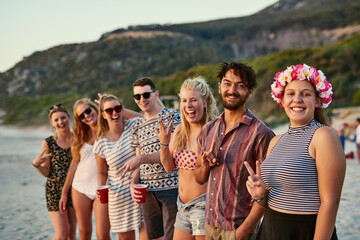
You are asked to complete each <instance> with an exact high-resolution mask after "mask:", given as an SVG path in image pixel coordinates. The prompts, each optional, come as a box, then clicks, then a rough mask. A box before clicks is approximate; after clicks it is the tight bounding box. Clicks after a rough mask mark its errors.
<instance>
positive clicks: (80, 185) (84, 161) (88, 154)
mask: <svg viewBox="0 0 360 240" xmlns="http://www.w3.org/2000/svg"><path fill="white" fill-rule="evenodd" d="M93 148H94V146H93V145H90V144H87V143H85V144H84V145H83V146H82V148H81V149H80V162H79V164H78V166H77V169H76V172H75V175H74V179H73V183H72V187H73V188H75V189H76V190H77V191H78V192H81V193H84V194H86V195H88V196H89V197H90V196H93V197H95V196H96V189H97V186H98V185H97V165H96V160H95V154H94V153H93Z"/></svg>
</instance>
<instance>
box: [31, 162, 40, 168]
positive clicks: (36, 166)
mask: <svg viewBox="0 0 360 240" xmlns="http://www.w3.org/2000/svg"><path fill="white" fill-rule="evenodd" d="M32 165H33V166H34V168H38V167H40V165H38V166H36V165H35V164H34V163H32Z"/></svg>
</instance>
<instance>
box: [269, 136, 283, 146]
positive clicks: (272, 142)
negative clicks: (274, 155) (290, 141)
mask: <svg viewBox="0 0 360 240" xmlns="http://www.w3.org/2000/svg"><path fill="white" fill-rule="evenodd" d="M281 136H282V134H280V135H277V136H275V137H273V138H272V139H271V141H270V143H269V148H272V147H274V145H275V144H276V143H277V141H279V139H280V137H281Z"/></svg>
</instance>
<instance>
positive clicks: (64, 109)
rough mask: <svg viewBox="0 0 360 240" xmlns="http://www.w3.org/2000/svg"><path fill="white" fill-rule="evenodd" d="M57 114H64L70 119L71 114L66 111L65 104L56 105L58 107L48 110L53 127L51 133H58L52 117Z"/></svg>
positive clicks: (54, 106)
mask: <svg viewBox="0 0 360 240" xmlns="http://www.w3.org/2000/svg"><path fill="white" fill-rule="evenodd" d="M56 112H63V113H65V114H66V115H67V116H68V118H69V119H70V114H69V112H68V110H67V109H66V107H65V105H63V104H56V105H53V106H51V107H50V108H49V109H48V116H49V119H50V125H51V131H52V132H53V133H55V132H56V128H55V127H54V126H53V125H52V124H51V117H52V115H53V114H54V113H56Z"/></svg>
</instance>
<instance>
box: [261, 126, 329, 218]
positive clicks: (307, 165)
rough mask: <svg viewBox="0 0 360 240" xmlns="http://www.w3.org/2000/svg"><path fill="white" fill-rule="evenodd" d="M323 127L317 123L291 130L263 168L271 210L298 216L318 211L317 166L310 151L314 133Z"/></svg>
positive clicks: (263, 164) (278, 143)
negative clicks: (297, 213) (290, 212)
mask: <svg viewBox="0 0 360 240" xmlns="http://www.w3.org/2000/svg"><path fill="white" fill-rule="evenodd" d="M321 126H323V125H322V124H320V123H319V122H317V121H315V120H312V121H311V122H309V123H308V124H306V125H303V126H299V127H291V126H290V127H289V130H288V131H287V132H286V133H284V134H283V135H282V136H281V137H280V138H279V140H278V142H277V143H276V144H275V146H274V147H273V149H272V150H271V153H270V154H269V156H268V157H267V158H266V159H265V160H264V162H263V163H262V164H261V177H262V179H263V180H264V182H265V185H266V187H267V188H268V189H269V196H268V205H269V206H270V207H274V208H277V209H282V210H287V211H296V212H318V211H319V207H320V196H319V188H318V175H317V170H316V162H315V159H313V158H312V157H311V156H310V155H309V150H308V149H309V144H310V141H311V139H312V137H313V135H314V132H315V131H316V130H317V129H318V128H319V127H321Z"/></svg>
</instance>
